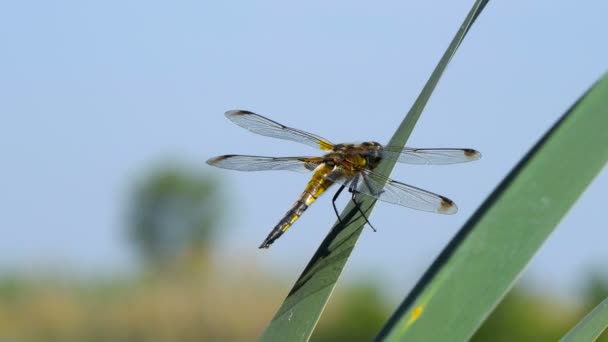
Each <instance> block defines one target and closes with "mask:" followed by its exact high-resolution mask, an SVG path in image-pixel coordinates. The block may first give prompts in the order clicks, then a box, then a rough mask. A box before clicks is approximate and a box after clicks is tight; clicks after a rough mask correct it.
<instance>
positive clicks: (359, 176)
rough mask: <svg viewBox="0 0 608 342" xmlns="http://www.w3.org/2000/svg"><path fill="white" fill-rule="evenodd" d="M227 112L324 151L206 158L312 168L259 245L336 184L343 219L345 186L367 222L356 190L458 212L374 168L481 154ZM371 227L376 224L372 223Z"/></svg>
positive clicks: (230, 165) (235, 164) (239, 164)
mask: <svg viewBox="0 0 608 342" xmlns="http://www.w3.org/2000/svg"><path fill="white" fill-rule="evenodd" d="M225 115H226V117H227V118H228V119H229V120H230V121H232V122H233V123H235V124H237V125H239V126H241V127H243V128H245V129H247V130H249V131H251V132H253V133H256V134H260V135H263V136H267V137H272V138H278V139H284V140H290V141H295V142H298V143H302V144H306V145H309V146H312V147H314V148H318V149H321V150H322V151H325V154H324V155H322V156H320V157H319V156H316V157H315V156H312V157H264V156H252V155H235V154H227V155H222V156H218V157H214V158H211V159H209V160H207V164H209V165H212V166H215V167H219V168H223V169H231V170H238V171H265V170H288V171H296V172H313V175H312V178H311V180H310V181H309V183H308V185H307V186H306V188H305V189H304V192H302V194H301V195H300V197H299V198H298V200H297V201H296V202H295V203H294V205H293V206H292V207H291V208H290V209H289V210H288V211H287V213H286V214H285V215H284V216H283V218H282V219H281V220H280V221H279V222H278V224H277V225H276V226H275V227H274V229H272V231H271V232H270V233H269V234H268V236H267V237H266V239H265V240H264V241H263V242H262V244H261V245H260V246H259V248H269V247H270V245H271V244H272V243H273V242H274V241H275V240H276V239H278V238H279V237H280V236H281V235H282V234H283V233H285V231H287V230H288V229H289V228H290V227H291V226H292V225H293V224H294V223H295V222H296V221H297V220H298V219H299V218H300V216H302V214H303V213H304V211H306V209H308V207H309V206H310V205H311V204H312V203H313V202H315V201H316V200H317V199H318V198H319V196H321V195H322V194H323V193H324V192H325V191H326V190H327V189H328V188H329V187H330V186H332V185H333V184H340V185H341V186H340V188H339V189H338V190H337V191H336V194H335V195H334V197H333V200H332V204H333V207H334V211H335V212H336V215H337V216H338V219H339V220H341V219H340V215H339V214H338V210H337V208H336V199H337V198H338V196H339V194H340V193H341V192H342V190H343V189H344V188H347V189H348V191H349V192H351V194H352V196H351V200H352V201H353V202H354V204H355V206H356V207H357V209H358V210H359V212H360V213H361V214H362V215H363V217H365V220H366V222H367V223H368V224H369V221H368V220H367V217H366V216H365V214H364V213H363V211H362V210H361V207H360V204H359V201H358V200H357V196H356V195H358V194H361V195H364V196H370V197H373V198H375V199H378V200H381V201H384V202H388V203H393V204H398V205H401V206H404V207H408V208H412V209H416V210H422V211H428V212H434V213H439V214H454V213H456V211H457V210H458V208H457V206H456V204H455V203H454V202H453V201H452V200H450V199H448V198H447V197H444V196H441V195H438V194H435V193H432V192H429V191H426V190H423V189H420V188H417V187H414V186H412V185H408V184H405V183H401V182H398V181H396V180H393V179H390V178H388V177H386V176H384V175H382V174H380V173H378V172H376V171H375V169H376V168H377V166H378V165H379V164H380V161H382V160H384V159H389V158H391V159H393V160H396V161H397V162H400V163H406V164H426V165H431V164H434V165H445V164H455V163H463V162H469V161H474V160H477V159H479V158H481V154H480V153H479V152H478V151H476V150H474V149H470V148H411V147H405V148H404V147H401V146H385V145H381V144H379V143H377V142H375V141H367V142H363V143H360V144H332V143H331V142H329V141H328V140H327V139H325V138H322V137H320V136H318V135H315V134H312V133H308V132H305V131H302V130H299V129H296V128H291V127H287V126H285V125H282V124H280V123H278V122H276V121H273V120H271V119H268V118H266V117H264V116H262V115H259V114H256V113H253V112H250V111H246V110H231V111H228V112H226V114H225ZM370 226H371V224H370ZM371 227H372V228H373V226H371ZM374 230H375V229H374Z"/></svg>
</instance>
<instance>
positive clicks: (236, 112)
mask: <svg viewBox="0 0 608 342" xmlns="http://www.w3.org/2000/svg"><path fill="white" fill-rule="evenodd" d="M249 114H255V113H254V112H250V111H248V110H242V109H234V110H229V111H227V112H226V116H230V115H249Z"/></svg>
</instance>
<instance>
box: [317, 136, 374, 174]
mask: <svg viewBox="0 0 608 342" xmlns="http://www.w3.org/2000/svg"><path fill="white" fill-rule="evenodd" d="M327 157H328V159H329V164H330V166H341V167H342V168H344V169H346V170H349V169H352V170H351V171H356V169H362V168H366V169H374V168H376V167H377V166H378V164H379V163H380V160H381V159H382V145H380V144H379V143H377V142H374V141H369V142H364V143H362V144H337V145H334V148H333V151H332V152H330V153H329V154H327Z"/></svg>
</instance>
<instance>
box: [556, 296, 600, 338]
mask: <svg viewBox="0 0 608 342" xmlns="http://www.w3.org/2000/svg"><path fill="white" fill-rule="evenodd" d="M606 327H608V298H606V299H604V300H603V301H602V302H601V303H600V304H599V305H598V306H596V307H595V309H593V311H591V312H590V313H589V314H588V315H587V316H585V317H584V318H583V319H582V320H581V321H580V322H578V324H577V325H576V326H575V327H574V328H572V330H570V331H569V332H568V334H566V336H564V337H563V338H562V339H561V340H560V342H587V341H595V340H596V339H597V338H598V337H599V336H600V334H601V333H602V332H603V331H604V330H605V329H606Z"/></svg>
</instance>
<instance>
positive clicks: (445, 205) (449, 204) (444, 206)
mask: <svg viewBox="0 0 608 342" xmlns="http://www.w3.org/2000/svg"><path fill="white" fill-rule="evenodd" d="M457 211H458V207H457V206H456V204H454V201H452V200H451V199H449V198H446V197H443V196H442V197H441V207H439V209H438V212H439V213H441V214H447V215H452V214H455V213H456V212H457Z"/></svg>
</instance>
